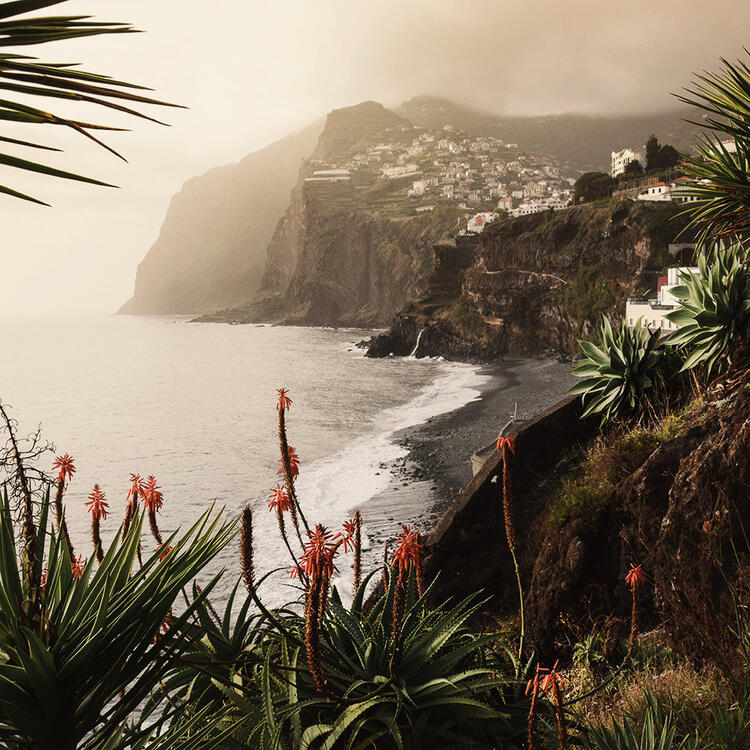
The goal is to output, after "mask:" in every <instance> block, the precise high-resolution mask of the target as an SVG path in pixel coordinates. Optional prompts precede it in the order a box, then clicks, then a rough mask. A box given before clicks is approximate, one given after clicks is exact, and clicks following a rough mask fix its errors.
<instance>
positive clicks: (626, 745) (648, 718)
mask: <svg viewBox="0 0 750 750" xmlns="http://www.w3.org/2000/svg"><path fill="white" fill-rule="evenodd" d="M646 700H647V707H646V713H645V716H644V717H643V720H642V722H641V725H640V727H638V726H637V725H636V722H634V721H632V720H631V719H628V718H627V717H625V716H624V717H622V719H621V720H620V721H617V720H615V719H612V725H611V727H608V726H606V725H605V724H599V725H598V726H596V727H590V728H588V729H587V730H585V732H584V737H585V740H584V742H583V746H584V747H585V748H586V750H677V747H678V746H677V744H676V743H675V732H676V730H675V727H674V725H673V722H672V718H671V715H670V714H669V713H667V712H665V711H663V710H662V708H661V706H660V705H659V703H658V701H657V700H656V698H655V697H654V696H653V695H652V694H651V693H647V694H646ZM680 747H684V745H680Z"/></svg>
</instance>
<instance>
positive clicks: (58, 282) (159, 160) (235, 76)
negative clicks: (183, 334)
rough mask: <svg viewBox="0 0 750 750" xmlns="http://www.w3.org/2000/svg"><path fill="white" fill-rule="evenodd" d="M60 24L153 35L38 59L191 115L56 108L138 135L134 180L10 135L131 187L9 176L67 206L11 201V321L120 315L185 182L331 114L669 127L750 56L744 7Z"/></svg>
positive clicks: (313, 6) (137, 3) (669, 2)
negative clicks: (427, 99)
mask: <svg viewBox="0 0 750 750" xmlns="http://www.w3.org/2000/svg"><path fill="white" fill-rule="evenodd" d="M48 12H50V11H48ZM51 12H54V13H55V14H63V13H65V14H68V13H70V14H79V13H83V14H85V13H88V14H91V13H94V14H96V16H97V19H98V20H108V21H127V22H129V23H131V24H133V25H134V26H136V27H137V28H139V29H142V30H144V31H145V32H146V33H142V34H129V35H118V36H109V37H102V38H90V39H76V40H68V41H63V42H56V43H54V44H48V45H43V46H38V47H35V48H29V49H28V50H22V51H24V52H27V53H28V54H34V55H37V56H38V57H40V58H41V59H43V60H44V61H45V62H73V61H75V62H80V63H82V67H83V69H86V70H90V71H93V72H97V73H105V74H107V75H112V76H114V77H115V78H119V79H122V80H128V81H131V82H133V83H139V84H143V85H148V86H150V87H152V88H154V89H155V95H156V96H157V97H158V98H160V99H163V100H167V101H171V102H177V103H179V104H182V105H184V106H185V107H187V109H162V108H159V110H158V111H157V110H156V109H153V110H151V111H150V114H153V115H154V116H156V117H159V118H163V119H165V120H166V121H167V122H168V123H169V127H162V126H159V125H155V124H152V123H149V122H146V121H143V120H136V119H133V118H123V117H122V116H120V115H118V114H115V113H111V112H110V111H105V110H94V109H93V108H91V107H89V105H86V104H83V105H80V106H68V107H67V108H66V107H64V106H57V105H55V104H53V103H50V100H45V103H44V105H42V106H43V107H45V106H46V107H49V108H50V109H52V110H53V111H55V112H56V113H58V114H61V115H68V116H75V117H77V118H78V119H86V118H89V119H94V121H96V122H102V123H107V124H111V125H118V126H121V127H129V128H132V132H128V133H117V134H111V135H110V136H107V137H106V140H107V142H108V143H109V144H110V145H112V146H113V147H115V148H116V149H118V150H119V151H120V152H121V153H122V154H123V155H124V156H125V157H126V158H127V160H128V162H127V163H124V162H122V161H120V160H119V159H117V158H115V157H114V156H112V155H111V154H109V153H108V152H106V151H104V150H103V149H100V148H98V147H97V146H96V145H95V144H92V143H90V142H88V141H86V140H85V139H83V138H81V137H80V136H78V135H77V134H75V133H72V132H59V131H61V129H59V128H55V129H54V132H51V133H50V132H48V131H49V130H50V129H49V128H41V127H35V128H34V129H33V130H32V132H29V127H21V126H17V125H12V126H8V125H7V124H2V125H0V135H6V136H11V137H16V138H24V137H27V138H29V137H34V136H36V137H37V138H42V137H43V138H44V139H45V142H46V143H49V144H50V145H54V146H57V147H60V148H64V150H65V152H64V153H62V154H51V155H50V156H49V158H48V159H47V162H48V163H50V164H52V165H54V166H56V167H59V168H62V169H69V170H72V171H77V172H79V173H83V174H87V175H90V176H94V177H97V178H98V179H101V180H104V181H106V182H111V183H114V184H116V185H117V186H118V189H111V188H100V187H94V186H89V185H83V184H79V183H74V182H69V181H67V180H57V179H53V178H47V177H42V176H40V175H26V174H23V173H21V172H19V171H18V170H13V169H10V168H7V167H0V184H3V185H7V186H9V187H12V188H15V189H19V190H21V191H24V192H30V193H31V194H33V195H35V196H36V197H39V198H41V199H43V200H45V201H47V202H48V203H51V204H52V206H53V207H52V208H45V207H39V206H33V205H30V204H25V203H23V202H21V201H18V200H15V199H12V198H9V197H6V196H2V195H0V269H1V270H0V273H1V276H0V278H2V280H3V283H2V287H0V315H34V314H59V315H69V314H79V313H102V312H113V311H115V310H116V309H117V308H118V307H119V306H120V305H121V304H122V303H123V302H124V301H125V300H126V299H127V298H128V297H129V296H130V295H131V293H132V290H133V285H134V280H135V272H136V268H137V265H138V263H139V261H140V260H141V259H142V258H143V256H144V255H145V254H146V252H147V250H148V248H149V246H150V245H151V244H152V243H153V242H154V241H155V239H156V237H157V236H158V232H159V228H160V226H161V224H162V221H163V219H164V215H165V213H166V210H167V207H168V205H169V201H170V198H171V197H172V196H173V195H174V194H175V193H176V192H178V191H179V189H180V187H181V185H182V184H183V183H184V182H185V180H186V179H188V178H190V177H192V176H195V175H197V174H201V173H202V172H205V171H206V170H208V169H210V168H211V167H214V166H218V165H221V164H226V163H230V162H234V161H238V160H239V159H241V158H242V157H243V156H245V155H246V154H248V153H250V152H251V151H254V150H257V149H258V148H262V147H263V146H265V145H266V144H268V143H270V142H271V141H274V140H276V139H278V138H280V137H282V136H283V135H285V134H287V133H289V132H291V131H293V130H296V129H298V128H300V127H303V126H304V125H306V124H308V123H309V122H311V121H313V120H315V119H317V118H318V117H320V116H321V115H323V114H325V113H326V112H328V111H330V110H331V109H334V108H337V107H343V106H348V105H351V104H356V103H357V102H360V101H364V100H367V99H374V100H377V101H380V102H382V103H383V104H385V105H386V106H388V105H396V104H398V103H400V102H401V101H403V100H405V99H408V98H411V97H412V96H415V95H418V94H434V95H441V96H446V97H449V98H452V99H455V100H457V101H459V102H461V103H464V104H469V105H472V106H474V107H476V108H478V109H483V110H488V111H492V112H497V113H507V114H530V115H533V114H548V113H559V112H582V113H592V114H604V113H606V114H614V115H616V114H619V113H634V112H654V111H663V110H667V109H670V108H673V107H674V106H675V105H674V100H673V99H671V97H670V95H669V92H673V91H678V90H680V89H681V88H682V87H683V86H685V85H686V84H688V83H689V82H690V79H691V76H692V72H693V71H698V70H701V69H713V70H716V69H717V63H718V58H719V57H721V56H725V57H729V58H737V57H740V56H743V55H744V53H743V45H745V44H748V43H749V42H750V39H748V38H747V35H746V33H745V32H746V31H747V29H750V3H746V2H744V0H713V2H711V3H706V2H705V0H660V2H653V0H645V1H644V0H628V2H627V3H613V2H601V0H568V2H566V3H560V2H558V0H555V1H554V2H553V1H551V0H378V2H375V3H370V2H367V3H366V2H363V1H362V0H213V2H211V3H205V2H198V0H99V2H95V0H68V1H67V2H64V3H62V4H61V5H60V6H57V7H54V8H53V9H51ZM14 51H21V50H18V48H15V49H14ZM0 95H4V94H2V92H0ZM40 131H47V132H40ZM3 148H4V151H5V152H6V153H11V154H13V155H15V156H25V157H27V158H28V157H29V153H28V151H26V152H21V151H20V150H13V147H3ZM35 156H36V154H35Z"/></svg>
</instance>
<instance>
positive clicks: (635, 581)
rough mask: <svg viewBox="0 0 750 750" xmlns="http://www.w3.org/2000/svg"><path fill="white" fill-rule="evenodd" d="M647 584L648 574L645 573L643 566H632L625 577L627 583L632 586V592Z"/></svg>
mask: <svg viewBox="0 0 750 750" xmlns="http://www.w3.org/2000/svg"><path fill="white" fill-rule="evenodd" d="M645 582H646V574H645V573H644V572H643V566H642V565H632V564H631V565H630V570H629V571H628V574H627V575H626V576H625V583H627V584H628V586H630V590H631V591H635V590H636V589H637V588H638V587H639V586H642V585H643V584H644V583H645Z"/></svg>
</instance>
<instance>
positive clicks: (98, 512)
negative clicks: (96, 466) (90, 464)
mask: <svg viewBox="0 0 750 750" xmlns="http://www.w3.org/2000/svg"><path fill="white" fill-rule="evenodd" d="M108 508H109V504H108V503H107V500H106V498H105V497H104V493H103V492H102V490H101V487H99V485H98V484H95V485H94V489H93V490H92V491H91V494H90V495H89V499H88V500H87V501H86V509H87V510H88V511H89V512H90V513H91V541H92V542H93V544H94V553H95V554H96V559H97V560H98V561H99V562H101V561H102V560H103V559H104V551H103V549H102V538H101V535H100V533H99V523H100V521H101V520H102V519H104V518H106V517H107V510H108Z"/></svg>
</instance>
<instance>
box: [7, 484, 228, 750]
mask: <svg viewBox="0 0 750 750" xmlns="http://www.w3.org/2000/svg"><path fill="white" fill-rule="evenodd" d="M49 505H50V503H49V492H47V494H46V495H45V497H44V498H43V499H42V502H41V510H40V514H39V518H38V523H37V525H36V531H37V533H36V535H35V542H34V543H35V545H36V549H35V554H34V555H33V556H31V558H30V559H31V560H32V561H33V569H32V570H31V571H30V575H29V571H28V570H25V569H24V566H25V565H28V560H29V557H28V556H27V555H25V554H24V553H25V551H26V550H25V548H24V549H22V550H21V551H20V552H19V550H18V549H17V542H16V538H15V533H14V524H13V522H12V520H11V506H10V503H9V500H8V492H7V488H5V490H4V492H3V494H2V497H0V583H1V585H0V744H1V745H2V747H6V748H17V749H18V750H21V749H22V748H23V749H24V750H27V749H36V750H53V749H54V750H74V749H75V750H94V748H97V749H99V748H105V747H106V748H120V747H125V746H130V745H132V746H134V747H135V746H137V745H138V743H139V742H141V741H142V740H144V738H146V737H148V735H149V732H148V731H147V730H146V729H143V728H142V727H139V726H138V725H137V724H138V723H137V722H135V724H134V723H133V721H132V719H133V717H136V716H137V715H138V709H139V705H140V704H141V703H142V702H143V701H144V699H145V698H147V697H148V695H149V693H150V692H151V691H152V690H153V689H154V688H155V687H156V686H158V684H159V682H160V681H161V680H162V679H163V677H164V675H165V674H166V671H167V669H168V667H169V665H170V663H171V661H172V660H173V659H174V658H175V657H176V655H177V654H179V653H181V652H182V651H184V650H185V649H186V647H187V640H186V638H187V635H186V632H187V631H186V629H185V625H186V623H187V622H188V620H189V619H190V617H191V616H192V612H193V611H194V610H195V608H196V607H197V606H199V603H200V601H201V599H200V598H199V599H198V601H197V602H193V603H190V604H189V605H188V606H187V607H186V608H185V610H184V611H183V612H182V613H181V614H179V615H177V614H173V616H172V617H169V614H170V611H171V608H172V606H173V604H174V602H175V600H176V598H177V596H178V595H179V593H180V591H181V590H182V589H183V587H184V586H185V585H186V584H188V583H189V582H190V581H191V580H192V579H193V578H194V577H195V576H196V575H197V574H198V573H199V572H200V571H201V570H202V569H203V568H204V567H205V565H206V564H207V563H208V562H209V560H211V559H212V558H213V557H214V556H215V555H216V554H217V553H218V552H219V551H220V550H221V549H222V548H223V547H224V546H225V545H226V544H227V542H228V541H229V539H230V538H231V536H232V534H233V532H234V524H232V523H225V522H222V521H221V519H220V517H219V516H217V517H215V518H214V519H213V520H211V518H210V511H207V512H206V514H204V516H203V517H202V518H201V519H200V520H199V521H198V522H197V523H196V524H195V525H194V526H193V527H192V528H191V529H190V530H189V531H188V532H187V533H185V534H183V535H182V536H181V537H179V538H176V535H173V537H172V538H171V539H170V543H171V546H172V551H171V552H170V553H169V554H168V555H166V557H164V558H162V555H160V554H159V553H158V552H157V553H155V554H154V555H152V556H151V557H150V558H149V559H147V560H146V561H145V562H144V564H143V565H142V566H138V565H137V564H136V562H135V560H136V553H137V549H138V542H139V539H140V535H141V526H142V522H143V517H142V515H140V514H138V515H137V516H136V517H135V519H134V521H133V523H132V524H131V527H130V529H129V531H128V533H127V534H126V535H125V538H124V539H122V540H121V539H120V537H119V535H117V537H116V538H115V540H114V541H113V542H112V544H111V545H110V547H109V548H108V549H107V551H106V552H105V553H104V556H103V558H102V561H101V563H100V564H98V565H97V564H96V556H95V555H92V557H91V559H90V560H89V561H88V563H86V564H85V565H81V567H80V568H77V569H76V570H74V566H73V561H72V560H71V558H70V553H69V550H68V544H67V540H65V539H62V538H61V537H60V536H58V535H57V533H56V531H55V529H54V527H52V525H51V524H48V511H49ZM45 566H46V572H45V570H44V569H45ZM215 581H216V579H214V580H213V581H212V582H211V583H210V584H209V585H208V586H206V589H205V590H204V594H203V595H204V596H205V595H206V594H207V593H208V591H209V590H210V589H211V588H212V586H213V585H214V583H215ZM30 582H31V583H30Z"/></svg>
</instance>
